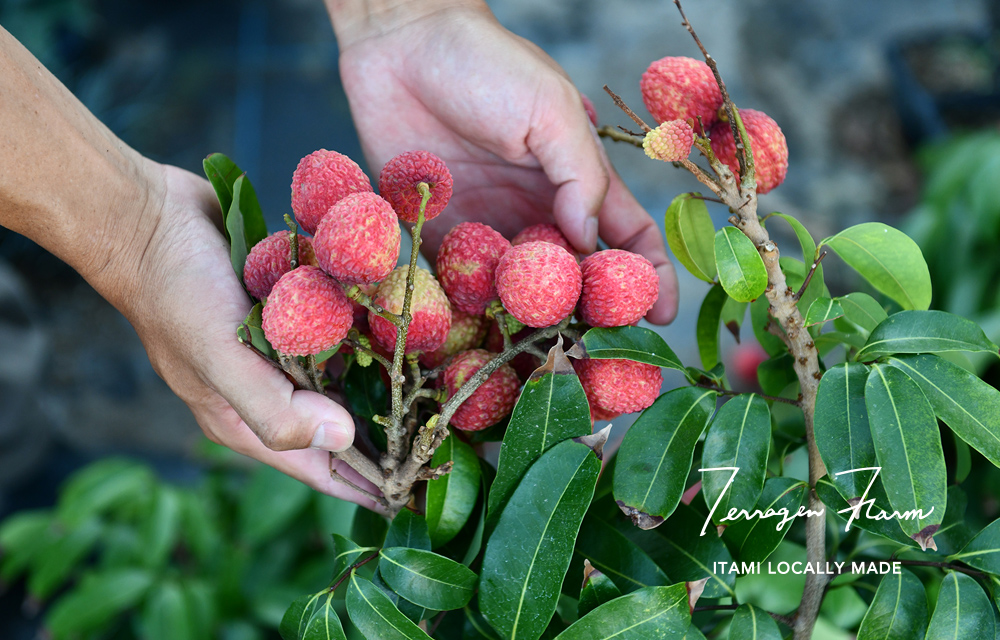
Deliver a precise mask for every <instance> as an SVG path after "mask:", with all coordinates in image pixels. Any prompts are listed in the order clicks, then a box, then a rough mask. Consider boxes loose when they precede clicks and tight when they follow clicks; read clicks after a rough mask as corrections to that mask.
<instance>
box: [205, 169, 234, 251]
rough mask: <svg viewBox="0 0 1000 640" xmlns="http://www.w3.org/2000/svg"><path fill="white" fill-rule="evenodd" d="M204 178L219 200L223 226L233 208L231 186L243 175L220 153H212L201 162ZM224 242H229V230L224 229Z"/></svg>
mask: <svg viewBox="0 0 1000 640" xmlns="http://www.w3.org/2000/svg"><path fill="white" fill-rule="evenodd" d="M202 167H203V168H204V170H205V176H206V177H207V178H208V181H209V182H210V183H212V188H213V189H215V195H216V196H217V197H218V198H219V208H220V209H221V210H222V216H223V218H222V219H223V226H225V219H226V216H228V215H229V209H230V208H231V207H232V206H233V186H234V184H235V183H236V179H237V178H239V177H240V176H241V175H243V170H242V169H240V168H239V167H238V166H236V163H235V162H233V161H232V160H230V159H229V158H228V157H226V156H225V155H223V154H221V153H213V154H212V155H210V156H208V157H207V158H205V159H204V160H203V161H202ZM226 241H227V242H228V241H229V230H228V229H226Z"/></svg>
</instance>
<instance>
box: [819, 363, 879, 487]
mask: <svg viewBox="0 0 1000 640" xmlns="http://www.w3.org/2000/svg"><path fill="white" fill-rule="evenodd" d="M868 374H869V369H868V367H866V366H865V365H863V364H858V363H845V364H841V365H837V366H836V367H833V368H831V369H828V370H827V372H826V373H825V374H823V378H822V379H821V380H820V381H819V391H818V392H817V393H816V413H815V417H814V419H813V431H814V433H815V437H816V448H817V449H819V453H820V456H821V457H822V458H823V462H824V464H826V469H827V471H828V472H829V474H830V480H831V481H832V482H833V483H834V484H835V485H836V486H837V489H838V490H839V491H840V493H841V494H842V495H844V496H845V497H847V498H855V497H858V496H861V495H862V494H863V493H864V492H865V487H867V486H868V476H867V475H865V476H864V477H861V476H860V475H859V474H857V473H843V474H841V475H837V474H839V473H841V472H845V471H850V470H852V469H862V468H865V467H874V466H877V460H876V458H875V444H874V442H872V434H871V428H870V427H869V426H868V408H867V406H866V405H865V385H866V384H867V382H868Z"/></svg>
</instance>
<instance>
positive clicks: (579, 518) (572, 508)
mask: <svg viewBox="0 0 1000 640" xmlns="http://www.w3.org/2000/svg"><path fill="white" fill-rule="evenodd" d="M598 435H603V437H605V438H606V437H607V434H606V433H604V434H598ZM600 468H601V462H600V460H599V459H598V456H597V455H595V452H594V450H592V449H591V447H590V446H587V445H586V444H582V443H581V442H577V441H575V440H564V441H563V442H560V443H559V444H557V445H556V446H554V447H552V449H550V450H549V451H547V452H546V453H544V454H543V455H542V456H541V457H540V458H539V459H538V461H537V462H535V464H533V465H532V466H531V468H530V469H528V472H527V473H526V474H525V475H524V479H523V480H522V482H521V483H520V484H519V485H518V487H517V489H516V490H515V491H514V493H513V495H512V496H511V498H510V501H509V502H508V503H507V506H506V507H504V509H503V512H502V513H501V514H500V520H499V522H498V523H497V526H496V529H495V530H494V532H493V535H492V536H491V537H490V539H489V541H488V542H487V543H486V553H485V556H484V557H483V568H482V572H481V574H480V581H479V607H480V611H481V612H482V614H483V615H484V616H485V617H486V619H487V620H488V621H489V622H490V624H491V625H492V626H493V628H494V629H496V630H497V631H498V632H500V634H501V635H503V636H505V637H510V638H515V637H516V638H520V639H521V640H537V639H538V638H539V637H540V636H541V635H542V632H543V631H545V628H546V627H547V626H548V624H549V620H550V619H551V618H552V614H553V613H554V612H555V610H556V603H557V602H558V599H559V588H560V586H561V585H562V582H563V578H564V577H565V575H566V569H567V568H568V567H569V563H570V559H571V557H572V555H573V546H574V543H575V542H576V536H577V533H578V532H579V530H580V524H581V523H582V522H583V516H584V514H585V513H586V511H587V508H588V507H589V506H590V501H591V499H592V498H593V496H594V487H595V486H596V485H597V475H598V473H599V472H600Z"/></svg>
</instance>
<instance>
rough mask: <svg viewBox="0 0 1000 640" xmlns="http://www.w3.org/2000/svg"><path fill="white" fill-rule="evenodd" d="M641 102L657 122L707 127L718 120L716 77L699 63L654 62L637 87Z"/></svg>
mask: <svg viewBox="0 0 1000 640" xmlns="http://www.w3.org/2000/svg"><path fill="white" fill-rule="evenodd" d="M639 86H640V88H641V89H642V101H643V102H644V103H645V104H646V109H647V110H649V113H651V114H652V115H653V117H654V118H656V121H657V122H666V121H668V120H684V121H686V122H688V124H690V125H691V126H692V127H697V125H698V117H699V116H701V120H702V123H704V125H705V126H706V127H707V126H709V125H711V124H712V123H713V122H715V120H716V118H718V111H719V107H721V106H722V92H721V91H720V90H719V85H718V83H717V82H716V81H715V76H714V75H713V74H712V70H711V69H710V68H709V66H708V65H707V64H705V63H704V62H702V61H701V60H695V59H694V58H685V57H670V56H668V57H666V58H661V59H659V60H655V61H653V62H652V63H651V64H650V65H649V68H648V69H646V72H645V73H643V74H642V80H641V81H640V83H639Z"/></svg>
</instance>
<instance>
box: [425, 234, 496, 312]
mask: <svg viewBox="0 0 1000 640" xmlns="http://www.w3.org/2000/svg"><path fill="white" fill-rule="evenodd" d="M509 249H510V242H508V241H507V239H506V238H504V237H503V236H502V235H500V233H499V232H498V231H495V230H494V229H492V228H490V227H488V226H486V225H485V224H480V223H478V222H463V223H461V224H458V225H455V227H454V228H452V230H451V231H449V232H448V233H447V235H445V237H444V239H443V240H442V241H441V249H440V250H439V251H438V255H437V274H438V278H440V279H441V286H442V287H443V288H444V290H445V293H447V294H448V299H449V300H451V304H452V306H454V307H455V308H456V309H458V310H459V311H462V312H464V313H469V314H472V315H482V314H483V313H484V312H485V311H486V305H487V304H489V303H490V302H491V301H493V300H496V298H497V289H496V284H495V282H494V276H495V273H496V268H497V264H498V263H499V262H500V257H501V256H503V255H504V253H506V252H507V250H509Z"/></svg>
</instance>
